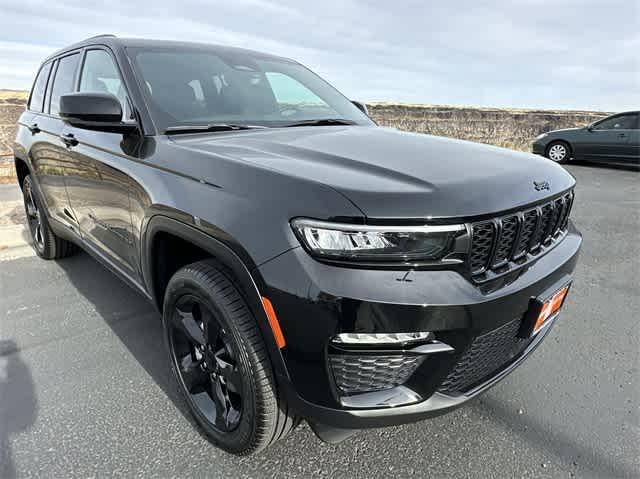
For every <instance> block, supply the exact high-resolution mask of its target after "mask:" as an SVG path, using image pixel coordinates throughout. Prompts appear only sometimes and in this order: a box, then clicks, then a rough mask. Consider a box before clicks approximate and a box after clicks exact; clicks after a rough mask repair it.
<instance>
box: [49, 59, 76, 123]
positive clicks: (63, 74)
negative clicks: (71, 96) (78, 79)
mask: <svg viewBox="0 0 640 479" xmlns="http://www.w3.org/2000/svg"><path fill="white" fill-rule="evenodd" d="M79 59H80V54H78V53H74V54H73V55H69V56H67V57H64V58H61V59H60V60H59V61H58V69H57V70H56V77H55V79H54V80H53V88H52V89H51V108H50V110H49V112H50V113H51V114H52V115H57V114H58V113H59V112H60V97H61V96H62V95H65V94H67V93H71V92H73V91H74V90H75V88H74V84H73V80H74V79H75V76H76V68H78V60H79Z"/></svg>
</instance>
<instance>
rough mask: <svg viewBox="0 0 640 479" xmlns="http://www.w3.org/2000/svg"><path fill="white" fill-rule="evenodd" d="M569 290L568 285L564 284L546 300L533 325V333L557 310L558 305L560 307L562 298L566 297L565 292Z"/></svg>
mask: <svg viewBox="0 0 640 479" xmlns="http://www.w3.org/2000/svg"><path fill="white" fill-rule="evenodd" d="M568 292H569V286H565V287H564V288H562V289H561V290H560V291H558V292H557V293H555V294H554V295H553V296H552V297H551V299H549V300H547V302H545V303H544V306H543V307H542V310H541V311H540V314H539V315H538V318H537V319H536V324H535V325H534V326H533V333H534V334H535V333H537V332H538V330H540V328H541V327H542V326H543V325H544V323H545V322H546V321H547V319H549V318H550V317H552V316H553V315H554V314H556V313H557V312H558V310H559V309H560V307H562V303H563V302H564V298H566V297H567V293H568Z"/></svg>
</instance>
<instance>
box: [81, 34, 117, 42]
mask: <svg viewBox="0 0 640 479" xmlns="http://www.w3.org/2000/svg"><path fill="white" fill-rule="evenodd" d="M102 37H111V38H115V37H116V36H115V35H114V34H113V33H101V34H100V35H94V36H92V37H89V38H87V39H86V40H93V39H94V38H102Z"/></svg>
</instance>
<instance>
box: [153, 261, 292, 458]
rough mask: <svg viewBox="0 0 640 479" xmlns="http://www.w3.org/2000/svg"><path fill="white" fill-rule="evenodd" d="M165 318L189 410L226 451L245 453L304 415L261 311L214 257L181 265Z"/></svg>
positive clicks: (168, 297) (166, 297) (279, 435)
mask: <svg viewBox="0 0 640 479" xmlns="http://www.w3.org/2000/svg"><path fill="white" fill-rule="evenodd" d="M162 311H163V312H162V322H163V329H164V333H165V341H166V343H167V349H168V352H169V358H170V360H171V366H172V369H173V372H174V374H175V377H176V380H177V381H178V385H179V388H180V390H181V392H182V394H183V396H184V398H185V399H186V403H187V406H188V407H189V412H190V413H191V415H192V416H193V418H194V419H195V421H196V423H197V424H198V426H199V427H200V428H201V429H202V431H203V432H204V433H205V434H206V436H207V437H208V438H209V439H210V440H211V441H212V442H213V443H214V444H215V445H217V446H218V447H220V448H222V449H224V450H225V451H227V452H231V453H233V454H238V455H247V454H252V453H255V452H258V451H260V450H262V449H264V448H265V447H267V446H268V445H269V444H271V443H273V442H275V441H277V440H279V439H281V438H283V437H285V436H286V435H287V434H288V433H289V432H291V431H292V430H293V429H294V428H295V427H296V426H297V425H298V423H299V420H298V418H297V417H296V416H295V415H294V414H293V412H292V411H290V410H289V407H288V405H287V401H286V400H285V398H284V397H281V396H280V395H279V394H278V390H277V387H276V381H275V375H274V373H273V369H272V365H271V361H270V358H269V354H268V353H267V345H266V344H265V342H264V340H263V336H262V331H261V330H260V328H259V326H258V322H257V321H259V320H264V321H266V318H264V319H261V318H257V317H256V316H255V315H254V313H253V311H252V309H251V308H250V307H249V303H248V301H247V299H246V297H245V293H243V290H242V289H241V288H240V287H239V286H238V285H237V283H236V282H235V280H234V278H233V275H232V274H231V273H230V272H229V271H228V270H227V269H225V268H223V267H221V266H220V265H219V264H218V263H216V262H215V261H214V260H204V261H200V262H197V263H193V264H190V265H187V266H184V267H183V268H181V269H180V270H178V271H177V272H176V273H175V274H174V275H173V277H172V278H171V280H170V281H169V284H168V285H167V288H166V291H165V294H164V304H163V308H162Z"/></svg>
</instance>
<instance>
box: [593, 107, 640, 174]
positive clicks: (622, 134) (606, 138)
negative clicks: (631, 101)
mask: <svg viewBox="0 0 640 479" xmlns="http://www.w3.org/2000/svg"><path fill="white" fill-rule="evenodd" d="M636 123H637V115H636V114H635V113H623V114H620V115H615V116H612V117H610V118H606V119H604V120H602V121H600V122H598V123H596V124H595V125H594V126H593V127H592V128H591V130H590V132H589V134H588V135H587V137H586V141H585V146H584V158H585V159H587V160H597V161H616V162H626V161H629V160H630V159H631V158H632V156H633V152H632V147H631V139H632V138H631V137H632V134H633V131H634V126H635V125H636Z"/></svg>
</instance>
